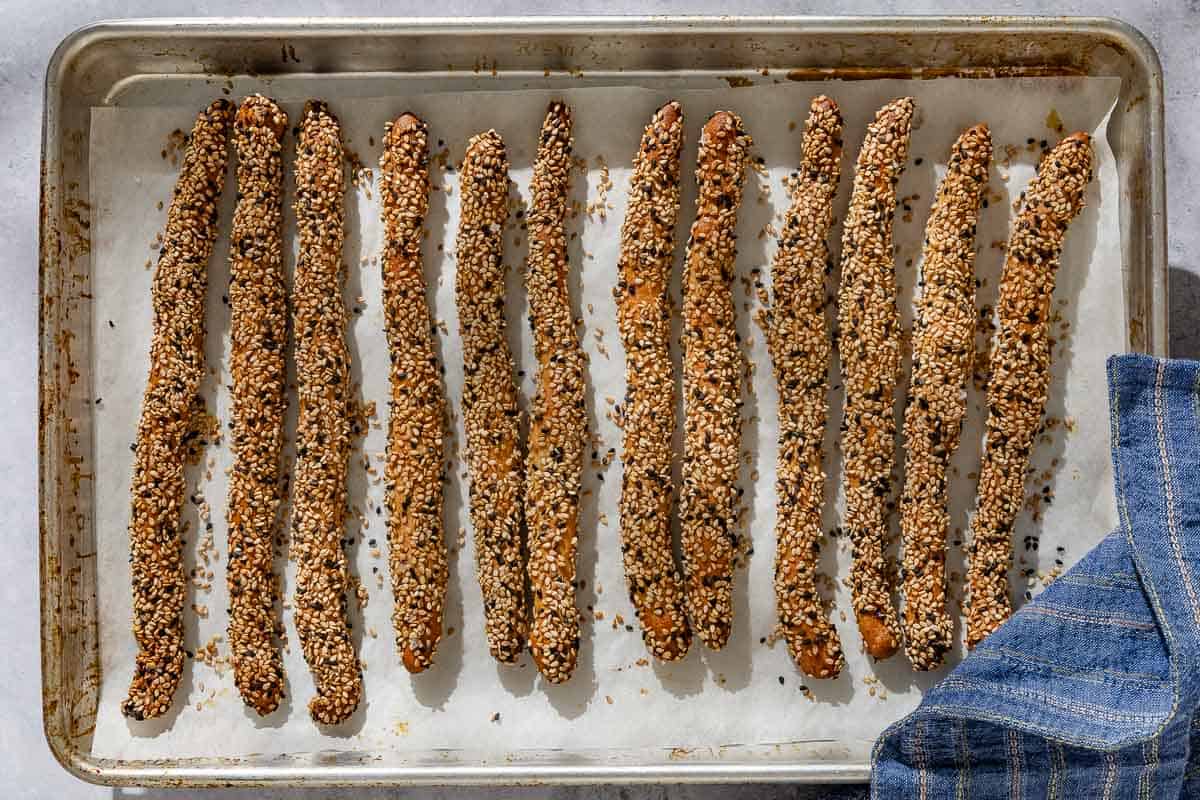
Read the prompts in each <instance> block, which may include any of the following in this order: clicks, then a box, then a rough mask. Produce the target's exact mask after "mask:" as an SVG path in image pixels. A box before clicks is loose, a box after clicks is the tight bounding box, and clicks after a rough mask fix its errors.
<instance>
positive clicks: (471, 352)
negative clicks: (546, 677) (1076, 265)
mask: <svg viewBox="0 0 1200 800" xmlns="http://www.w3.org/2000/svg"><path fill="white" fill-rule="evenodd" d="M459 175H460V180H461V187H462V188H461V200H460V204H461V217H460V219H459V223H458V240H457V244H456V246H455V250H456V254H457V258H458V270H457V272H456V275H455V295H456V302H457V305H458V327H459V334H460V336H461V338H462V354H463V391H462V410H463V424H464V426H465V427H466V432H467V467H468V470H469V472H470V475H471V489H470V499H471V525H472V527H473V528H474V529H475V570H476V574H477V576H478V579H479V588H480V590H481V591H482V593H483V610H484V620H485V625H486V629H487V640H488V649H489V650H490V651H491V653H492V657H493V658H495V659H496V660H497V661H500V662H502V663H505V664H511V663H513V662H514V661H516V660H517V658H518V657H519V656H520V655H521V651H522V650H524V649H525V640H526V637H527V636H528V633H529V603H528V598H527V596H526V593H525V554H524V547H523V543H522V539H521V522H522V511H523V507H522V505H521V497H522V487H523V484H524V478H523V473H522V464H523V462H522V454H521V444H520V439H519V427H520V418H521V412H520V410H519V409H518V407H517V387H516V384H515V383H514V381H513V359H512V352H511V351H510V350H509V347H508V339H507V338H506V335H505V320H504V281H505V275H506V273H507V272H508V268H507V267H506V266H505V264H504V222H505V220H506V219H507V218H508V156H507V155H506V154H505V152H504V141H503V140H502V139H501V138H500V134H498V133H496V132H495V131H487V132H486V133H481V134H479V135H478V136H475V137H473V138H472V139H471V141H470V143H469V144H468V145H467V153H466V156H465V157H464V158H463V162H462V168H461V169H460V170H459Z"/></svg>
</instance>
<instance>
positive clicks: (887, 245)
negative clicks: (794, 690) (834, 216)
mask: <svg viewBox="0 0 1200 800" xmlns="http://www.w3.org/2000/svg"><path fill="white" fill-rule="evenodd" d="M912 116H913V100H912V98H911V97H902V98H900V99H898V100H894V101H892V102H891V103H888V104H887V105H885V106H884V107H883V108H881V109H879V111H878V112H876V114H875V120H874V122H872V123H871V124H870V125H869V126H868V128H867V134H866V137H865V138H864V139H863V144H862V149H861V150H860V151H859V154H858V161H857V163H856V166H855V173H854V190H853V193H852V195H851V199H850V208H849V211H848V212H847V215H846V222H845V227H844V229H843V231H842V282H841V286H840V287H839V290H838V326H839V329H840V334H839V338H838V353H839V356H840V358H841V364H842V383H843V385H844V386H845V398H846V399H845V406H844V416H843V421H842V453H843V459H842V470H843V490H844V494H845V496H846V521H845V527H846V532H847V533H848V534H849V536H850V542H851V547H852V559H853V560H852V563H851V566H850V590H851V596H852V599H853V604H854V613H855V617H856V618H857V622H858V628H859V631H860V633H861V634H862V637H863V642H864V644H865V645H866V648H867V652H869V653H870V654H871V655H872V656H874V657H875V658H877V659H882V658H888V657H889V656H891V655H892V654H893V653H895V652H896V649H897V648H898V647H899V645H900V625H899V622H898V620H897V617H896V611H895V608H894V607H893V605H892V600H891V581H890V579H889V568H888V564H887V559H886V557H885V555H884V549H883V541H884V537H885V535H886V534H887V531H888V519H887V517H888V506H887V503H888V500H889V499H890V496H891V492H892V486H891V473H892V467H893V466H894V464H895V434H896V419H895V393H896V382H897V379H898V378H899V373H900V315H899V309H898V307H897V304H896V291H897V289H896V264H895V261H894V259H893V255H892V223H893V219H894V216H895V209H896V183H897V182H898V181H899V178H900V175H901V173H902V172H903V171H904V164H905V161H907V159H908V144H909V135H910V133H911V130H912Z"/></svg>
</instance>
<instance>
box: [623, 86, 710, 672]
mask: <svg viewBox="0 0 1200 800" xmlns="http://www.w3.org/2000/svg"><path fill="white" fill-rule="evenodd" d="M682 149H683V110H682V108H681V107H680V105H679V103H676V102H670V103H667V104H666V105H665V106H663V107H662V108H660V109H659V110H658V111H657V113H655V115H654V117H653V119H651V120H650V124H649V125H647V126H646V130H645V132H644V133H643V134H642V139H641V144H640V145H639V147H638V151H637V155H636V156H634V159H633V177H632V178H631V179H630V182H629V209H628V210H627V211H626V213H625V223H624V224H623V225H622V226H621V252H620V256H619V257H618V261H617V288H616V291H615V292H614V295H615V297H616V300H617V323H618V326H619V328H620V332H621V344H622V346H623V347H624V348H625V402H624V409H625V411H624V415H623V419H624V425H623V426H622V430H623V432H624V448H623V452H622V454H621V461H622V463H623V464H624V472H623V473H622V476H621V505H620V511H621V555H622V558H623V559H624V563H625V580H626V582H627V583H628V585H629V598H630V601H631V602H632V603H633V606H634V608H635V609H637V615H638V621H639V622H640V623H641V626H642V641H643V642H645V644H646V649H647V650H649V651H650V653H651V654H652V655H653V656H654V657H655V658H658V659H661V660H663V661H677V660H679V659H681V658H683V657H684V655H686V654H687V651H688V648H689V647H690V646H691V642H692V631H691V629H690V628H689V627H688V623H687V614H686V613H685V611H684V601H683V577H682V576H681V575H680V572H679V570H678V569H677V568H676V566H675V556H674V554H673V552H672V549H671V511H672V506H673V505H674V504H673V502H672V500H673V498H672V490H671V455H672V452H671V437H672V435H673V434H674V431H675V369H674V366H673V364H672V363H671V301H670V296H669V294H668V289H669V286H670V282H671V260H672V258H673V256H674V252H675V221H676V220H677V219H678V217H679V154H680V151H681V150H682Z"/></svg>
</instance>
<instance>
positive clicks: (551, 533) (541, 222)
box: [525, 102, 587, 683]
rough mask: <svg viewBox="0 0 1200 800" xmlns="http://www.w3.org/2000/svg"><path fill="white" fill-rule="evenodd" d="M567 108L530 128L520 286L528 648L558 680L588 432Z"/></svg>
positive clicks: (570, 617)
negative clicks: (526, 409) (526, 348)
mask: <svg viewBox="0 0 1200 800" xmlns="http://www.w3.org/2000/svg"><path fill="white" fill-rule="evenodd" d="M571 123H572V115H571V109H570V108H569V107H568V106H567V105H566V104H565V103H561V102H553V103H551V104H550V107H549V109H548V110H547V113H546V119H545V122H544V123H543V125H542V129H541V133H540V135H539V138H538V148H537V157H536V158H535V160H534V164H533V180H532V186H531V189H532V194H533V199H532V203H531V206H530V209H529V215H528V226H529V258H528V262H527V264H526V270H525V289H526V293H527V295H528V298H529V322H530V327H531V328H532V330H533V349H534V355H535V356H536V358H537V375H536V381H537V391H536V393H535V395H534V398H533V410H532V413H531V415H530V416H531V419H530V423H529V452H528V455H527V457H526V460H525V519H526V522H527V524H528V528H529V582H530V585H531V587H532V590H533V619H532V623H531V626H530V633H529V649H530V652H531V653H532V654H533V660H534V663H535V664H537V668H538V670H539V671H540V672H541V673H542V676H543V677H545V678H546V680H548V681H550V682H551V683H562V682H563V681H566V680H567V679H568V678H570V677H571V674H572V673H573V672H574V671H575V663H576V660H577V659H578V654H579V611H578V609H577V608H576V604H575V585H574V584H575V554H576V551H577V549H578V542H577V539H578V525H579V492H580V488H581V484H582V481H583V451H584V445H585V443H586V441H587V417H586V412H585V407H584V354H583V348H582V346H581V345H580V342H579V334H578V332H577V330H576V327H575V323H574V318H575V317H574V314H573V313H572V312H571V304H570V299H569V296H568V293H567V280H568V279H567V275H568V271H569V264H568V263H567V237H566V232H565V228H564V223H565V220H566V214H567V190H568V188H569V186H570V172H571V167H572V161H571V144H572V142H571Z"/></svg>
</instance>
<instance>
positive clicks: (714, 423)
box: [679, 111, 751, 650]
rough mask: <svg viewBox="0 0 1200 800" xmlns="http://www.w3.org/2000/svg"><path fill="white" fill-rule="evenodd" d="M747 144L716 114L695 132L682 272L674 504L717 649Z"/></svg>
mask: <svg viewBox="0 0 1200 800" xmlns="http://www.w3.org/2000/svg"><path fill="white" fill-rule="evenodd" d="M750 145H751V140H750V137H749V136H748V135H747V134H746V132H745V130H744V129H743V128H742V120H741V119H740V118H739V117H738V116H737V115H735V114H731V113H730V112H728V111H718V112H717V113H715V114H713V115H712V117H710V118H709V120H708V122H706V123H705V125H704V129H703V131H702V133H701V134H700V156H699V165H698V167H697V169H696V183H697V184H698V188H699V195H698V196H697V198H696V221H695V222H694V223H693V224H692V232H691V237H690V238H689V240H688V250H687V260H686V261H685V262H684V273H683V404H684V444H683V488H682V490H681V492H680V496H679V516H680V519H681V521H682V532H681V542H682V545H683V567H684V574H685V575H686V576H687V578H686V580H687V584H686V594H687V609H688V618H689V621H690V622H691V626H692V630H694V631H695V633H696V635H697V636H699V637H700V641H702V642H704V644H705V646H707V647H708V648H710V649H712V650H720V649H721V648H722V647H724V646H725V642H727V641H728V640H729V634H730V631H731V630H732V627H733V558H734V552H735V547H736V543H737V534H736V532H735V530H734V528H735V525H736V520H737V509H736V505H737V498H738V494H739V493H738V488H737V480H738V467H739V465H740V464H741V441H742V436H741V410H742V396H741V395H742V371H743V368H744V362H743V359H742V353H741V350H740V349H739V344H738V335H737V330H736V328H735V324H734V323H735V311H734V307H733V290H732V283H733V270H734V260H735V258H736V255H737V235H736V234H735V233H734V228H735V227H736V226H737V213H738V207H739V206H740V205H741V203H742V184H743V182H744V180H745V172H746V170H745V167H746V159H747V155H748V151H749V148H750Z"/></svg>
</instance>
